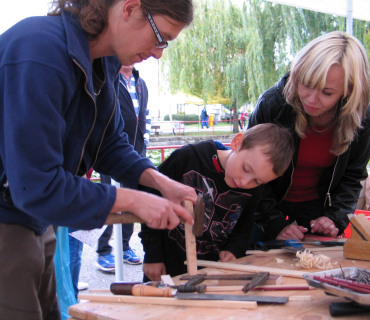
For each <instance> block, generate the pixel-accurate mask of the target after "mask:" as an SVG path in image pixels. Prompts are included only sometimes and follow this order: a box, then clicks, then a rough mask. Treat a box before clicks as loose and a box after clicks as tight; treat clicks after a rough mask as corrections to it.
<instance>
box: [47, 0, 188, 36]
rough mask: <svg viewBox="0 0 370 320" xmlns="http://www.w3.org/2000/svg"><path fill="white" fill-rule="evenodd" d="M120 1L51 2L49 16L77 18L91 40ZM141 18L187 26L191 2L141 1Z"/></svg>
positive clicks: (75, 0)
mask: <svg viewBox="0 0 370 320" xmlns="http://www.w3.org/2000/svg"><path fill="white" fill-rule="evenodd" d="M118 1H121V0H53V1H51V8H50V12H49V15H59V14H60V13H61V12H62V11H69V12H72V13H73V14H75V15H77V16H78V19H79V20H80V23H81V25H82V27H83V28H84V30H85V31H86V32H87V33H88V35H89V38H90V39H91V40H94V39H97V38H98V37H99V35H100V34H102V33H103V32H104V31H105V29H106V27H107V22H108V9H109V8H110V7H111V6H112V5H113V4H115V3H116V2H118ZM141 10H142V12H143V17H145V18H147V16H148V12H149V13H150V14H151V15H152V16H155V15H157V14H158V15H164V16H168V17H170V18H172V19H174V20H175V21H178V22H181V23H184V24H185V25H186V26H188V25H189V24H190V23H191V22H192V21H193V10H194V8H193V1H192V0H141Z"/></svg>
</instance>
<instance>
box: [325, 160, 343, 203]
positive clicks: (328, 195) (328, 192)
mask: <svg viewBox="0 0 370 320" xmlns="http://www.w3.org/2000/svg"><path fill="white" fill-rule="evenodd" d="M339 157H340V156H338V157H337V161H336V162H335V166H334V170H333V174H332V176H331V180H330V184H329V188H328V191H327V192H326V198H325V201H324V208H325V205H326V200H328V201H329V207H331V195H330V188H331V185H332V183H333V180H334V173H335V169H336V168H337V164H338V160H339Z"/></svg>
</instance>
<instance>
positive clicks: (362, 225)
mask: <svg viewBox="0 0 370 320" xmlns="http://www.w3.org/2000/svg"><path fill="white" fill-rule="evenodd" d="M350 221H351V223H352V225H353V226H355V228H356V229H357V230H358V231H360V232H361V234H362V235H363V236H364V237H365V239H366V240H368V241H369V240H370V221H369V220H368V219H367V218H366V216H365V215H364V214H362V213H361V214H355V215H354V216H353V218H352V219H351V220H350Z"/></svg>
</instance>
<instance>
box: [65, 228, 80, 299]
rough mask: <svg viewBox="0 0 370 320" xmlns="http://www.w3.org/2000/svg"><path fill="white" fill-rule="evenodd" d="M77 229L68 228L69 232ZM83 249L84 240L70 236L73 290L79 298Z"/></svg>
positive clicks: (70, 266) (70, 265) (70, 267)
mask: <svg viewBox="0 0 370 320" xmlns="http://www.w3.org/2000/svg"><path fill="white" fill-rule="evenodd" d="M73 231H77V230H75V229H71V228H68V232H69V233H71V232H73ZM82 249H83V242H81V241H80V240H77V239H76V238H74V237H72V236H71V235H70V236H69V257H70V263H69V269H70V270H71V277H72V284H73V290H74V293H75V296H76V299H77V295H78V279H79V277H80V269H81V255H82Z"/></svg>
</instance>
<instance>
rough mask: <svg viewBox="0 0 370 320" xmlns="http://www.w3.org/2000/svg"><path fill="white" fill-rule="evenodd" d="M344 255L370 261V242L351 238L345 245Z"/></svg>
mask: <svg viewBox="0 0 370 320" xmlns="http://www.w3.org/2000/svg"><path fill="white" fill-rule="evenodd" d="M343 256H344V257H345V258H346V259H355V260H366V261H370V242H369V241H364V240H354V239H352V238H351V239H349V240H347V242H346V243H345V245H344V247H343Z"/></svg>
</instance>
